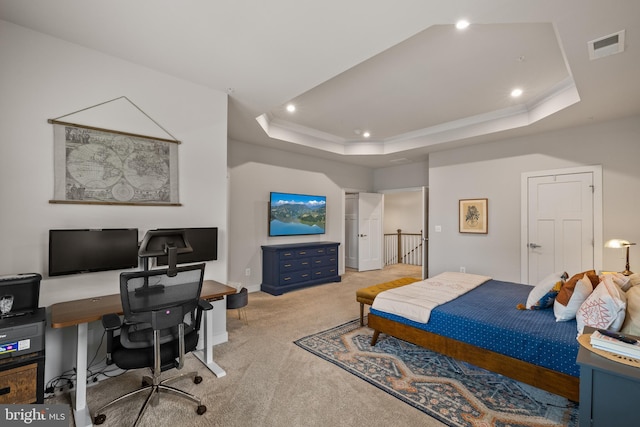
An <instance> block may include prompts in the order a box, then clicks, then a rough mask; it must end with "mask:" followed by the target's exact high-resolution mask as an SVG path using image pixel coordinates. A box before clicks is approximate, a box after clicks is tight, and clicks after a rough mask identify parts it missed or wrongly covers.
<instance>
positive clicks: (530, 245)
mask: <svg viewBox="0 0 640 427" xmlns="http://www.w3.org/2000/svg"><path fill="white" fill-rule="evenodd" d="M527 246H529V247H530V248H531V249H536V248H541V247H542V246H540V245H536V244H535V243H529V244H528V245H527Z"/></svg>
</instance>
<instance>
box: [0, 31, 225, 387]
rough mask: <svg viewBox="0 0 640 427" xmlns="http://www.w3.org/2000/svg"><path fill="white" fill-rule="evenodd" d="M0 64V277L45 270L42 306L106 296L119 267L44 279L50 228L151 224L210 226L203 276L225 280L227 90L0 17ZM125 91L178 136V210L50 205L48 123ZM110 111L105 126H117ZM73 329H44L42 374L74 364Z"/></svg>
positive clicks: (114, 288)
mask: <svg viewBox="0 0 640 427" xmlns="http://www.w3.org/2000/svg"><path fill="white" fill-rule="evenodd" d="M0 63H1V64H2V66H1V69H2V71H1V72H2V78H1V79H0V94H1V96H0V118H1V119H0V141H1V142H0V153H1V154H0V196H1V200H2V201H1V202H0V236H2V237H1V238H2V244H1V245H0V275H1V274H14V273H21V272H38V273H41V274H43V276H45V279H44V280H43V281H42V284H41V297H40V305H41V306H48V305H50V304H53V303H55V302H58V301H63V300H69V299H78V298H85V297H90V296H95V295H104V294H113V293H117V292H118V275H119V272H118V271H111V272H101V273H89V274H80V275H73V276H62V277H59V278H55V279H49V278H47V277H46V272H47V259H48V246H47V245H48V230H49V229H52V228H113V227H135V228H138V229H139V230H140V237H142V235H143V233H144V232H145V231H146V230H148V229H151V228H156V227H191V226H217V227H219V248H220V249H219V252H218V253H219V259H218V261H212V262H209V263H208V265H207V268H206V273H205V276H206V278H208V279H215V280H219V281H225V280H226V279H227V267H226V264H227V256H228V251H227V249H226V246H227V239H228V232H227V228H226V224H227V181H226V157H227V152H226V151H227V149H226V147H227V141H226V134H227V98H226V94H224V93H222V92H218V91H213V90H210V89H207V88H205V87H201V86H197V85H194V84H191V83H188V82H185V81H182V80H179V79H177V78H174V77H171V76H167V75H164V74H160V73H157V72H155V71H152V70H149V69H146V68H143V67H140V66H137V65H135V64H132V63H128V62H125V61H122V60H119V59H115V58H113V57H110V56H107V55H103V54H101V53H98V52H96V51H93V50H89V49H85V48H83V47H81V46H78V45H73V44H70V43H66V42H63V41H61V40H59V39H55V38H52V37H49V36H46V35H44V34H41V33H37V32H33V31H30V30H28V29H25V28H22V27H19V26H16V25H14V24H10V23H7V22H5V21H0ZM123 95H124V96H127V97H128V98H129V99H131V101H133V102H134V103H135V104H136V105H138V106H139V107H140V108H141V109H142V110H144V111H145V112H146V113H147V114H148V115H149V116H151V117H152V118H153V119H154V120H155V121H157V122H158V123H160V124H161V125H162V126H163V127H165V128H166V129H167V130H169V131H170V132H171V133H172V134H173V135H174V136H175V137H176V138H177V139H178V140H180V141H182V144H181V145H180V148H179V171H180V172H179V179H180V190H179V191H180V202H181V203H182V206H180V207H147V206H99V205H75V204H72V205H68V204H50V203H49V200H50V199H52V196H53V178H54V175H53V131H52V125H50V124H48V123H47V119H50V118H56V117H59V116H62V115H65V114H68V113H71V112H73V111H77V110H79V109H82V108H86V107H89V106H92V105H95V104H98V103H100V102H104V101H108V100H111V99H114V98H117V97H120V96H123ZM107 116H108V114H107ZM107 116H105V117H104V124H105V126H109V127H112V128H114V129H116V130H119V126H120V125H124V124H121V123H118V119H116V118H115V117H107ZM110 119H113V120H110ZM128 130H129V131H131V130H135V129H128ZM154 136H158V135H154ZM92 328H94V326H93V325H90V329H92ZM95 328H96V329H100V327H99V326H96V327H95ZM67 329H72V328H67ZM72 333H73V331H70V330H49V331H48V333H47V337H46V339H47V369H46V370H47V378H50V377H51V376H53V375H57V374H58V373H60V372H62V370H63V369H67V368H68V367H69V365H70V364H71V358H70V357H69V354H67V355H66V356H65V357H66V360H64V361H63V355H62V348H67V349H70V348H74V347H75V343H74V340H73V337H72ZM90 333H91V330H90ZM95 334H96V335H97V336H98V337H99V335H100V334H101V332H96V333H95ZM70 336H71V337H70ZM90 354H92V353H91V349H90Z"/></svg>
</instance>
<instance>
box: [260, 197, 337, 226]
mask: <svg viewBox="0 0 640 427" xmlns="http://www.w3.org/2000/svg"><path fill="white" fill-rule="evenodd" d="M326 223H327V197H326V196H312V195H309V194H294V193H276V192H271V194H270V197H269V236H299V235H307V234H324V233H325V227H326Z"/></svg>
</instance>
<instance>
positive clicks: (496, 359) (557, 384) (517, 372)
mask: <svg viewBox="0 0 640 427" xmlns="http://www.w3.org/2000/svg"><path fill="white" fill-rule="evenodd" d="M369 327H370V328H372V329H373V330H374V333H373V337H372V338H371V345H372V346H373V345H375V344H376V341H377V340H378V336H379V334H380V333H381V332H382V333H385V334H387V335H391V336H394V337H396V338H399V339H401V340H404V341H408V342H410V343H413V344H416V345H419V346H421V347H425V348H427V349H429V350H433V351H436V352H438V353H442V354H444V355H446V356H450V357H453V358H455V359H458V360H462V361H465V362H468V363H471V364H472V365H475V366H478V367H481V368H484V369H487V370H489V371H491V372H495V373H498V374H501V375H505V376H507V377H509V378H512V379H514V380H517V381H522V382H523V383H526V384H529V385H532V386H534V387H538V388H540V389H543V390H546V391H548V392H550V393H554V394H557V395H559V396H563V397H566V398H567V399H569V400H572V401H574V402H578V401H579V399H580V394H579V384H580V380H579V378H577V377H573V376H571V375H567V374H565V373H562V372H557V371H553V370H550V369H547V368H543V367H540V366H536V365H532V364H530V363H527V362H523V361H522V360H518V359H514V358H512V357H509V356H505V355H502V354H499V353H495V352H492V351H489V350H485V349H482V348H479V347H475V346H473V345H471V344H467V343H464V342H461V341H457V340H454V339H451V338H447V337H444V336H442V335H437V334H433V333H431V332H427V331H423V330H420V329H417V328H414V327H412V326H408V325H403V324H401V323H398V322H395V321H393V320H389V319H385V318H382V317H379V316H376V315H375V314H371V313H369Z"/></svg>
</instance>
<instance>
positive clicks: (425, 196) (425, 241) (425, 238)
mask: <svg viewBox="0 0 640 427" xmlns="http://www.w3.org/2000/svg"><path fill="white" fill-rule="evenodd" d="M428 277H429V189H428V188H427V187H422V278H423V279H426V278H428Z"/></svg>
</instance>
